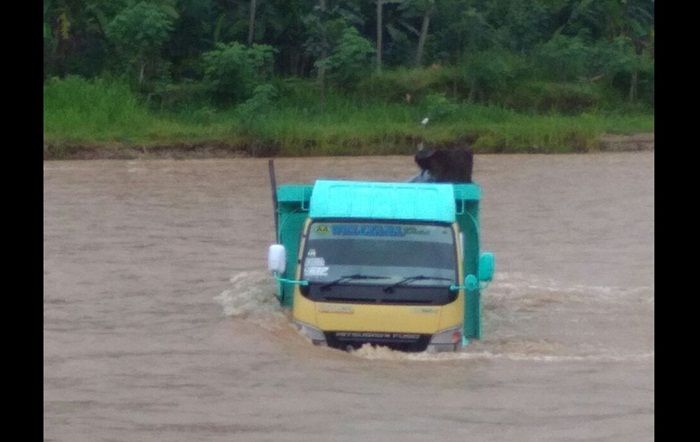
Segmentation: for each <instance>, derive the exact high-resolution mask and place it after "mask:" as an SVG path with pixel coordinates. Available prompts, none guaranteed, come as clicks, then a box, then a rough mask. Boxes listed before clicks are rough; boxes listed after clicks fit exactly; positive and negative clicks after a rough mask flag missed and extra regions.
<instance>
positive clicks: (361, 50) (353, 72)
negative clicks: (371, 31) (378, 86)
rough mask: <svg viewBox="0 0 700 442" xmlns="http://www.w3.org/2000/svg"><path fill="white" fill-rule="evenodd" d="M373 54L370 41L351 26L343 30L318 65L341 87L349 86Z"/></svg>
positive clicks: (353, 82) (361, 72)
mask: <svg viewBox="0 0 700 442" xmlns="http://www.w3.org/2000/svg"><path fill="white" fill-rule="evenodd" d="M372 55H374V48H373V47H372V43H371V42H370V41H369V40H367V39H366V38H364V37H362V36H361V35H360V33H359V32H358V31H357V29H355V28H354V27H352V26H348V27H347V28H345V30H344V31H343V35H342V37H341V38H340V41H339V43H338V45H337V46H336V47H335V49H334V50H333V54H331V55H330V56H329V57H328V58H326V59H324V60H321V61H320V62H319V67H323V68H324V69H327V70H328V73H329V75H330V78H331V79H333V81H334V82H335V83H336V84H338V85H339V86H341V87H344V88H346V89H349V88H351V87H352V86H353V85H354V84H355V83H356V82H357V81H358V80H359V79H360V77H361V76H362V75H364V74H366V73H367V67H368V66H369V65H370V60H371V59H372Z"/></svg>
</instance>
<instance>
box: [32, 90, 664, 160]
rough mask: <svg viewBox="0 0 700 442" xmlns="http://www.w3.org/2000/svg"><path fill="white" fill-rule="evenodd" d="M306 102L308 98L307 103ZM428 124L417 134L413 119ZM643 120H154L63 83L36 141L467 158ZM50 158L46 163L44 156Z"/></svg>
mask: <svg viewBox="0 0 700 442" xmlns="http://www.w3.org/2000/svg"><path fill="white" fill-rule="evenodd" d="M309 96H310V97H315V96H314V95H312V94H309ZM426 115H428V116H431V121H430V123H429V124H428V126H427V128H425V129H424V128H421V127H420V124H419V122H420V120H421V119H422V118H423V117H425V116H426ZM653 130H654V127H653V115H652V114H650V113H640V112H634V113H631V112H625V113H623V112H605V113H603V112H589V113H583V114H578V115H561V114H535V113H522V112H520V113H519V112H515V111H512V110H509V109H505V108H502V107H498V106H488V105H478V104H468V103H447V104H444V103H443V105H442V107H441V106H440V105H438V106H435V105H429V104H425V103H416V104H409V103H383V102H378V101H371V100H367V99H365V100H361V99H357V98H354V99H353V98H348V97H343V96H340V95H335V94H332V93H331V94H329V95H328V96H327V99H326V103H325V106H324V107H323V108H321V106H320V104H319V102H318V100H317V99H301V100H300V99H299V97H294V98H292V97H284V96H282V97H280V98H279V99H277V100H276V101H275V102H274V104H273V105H272V106H267V107H264V108H261V109H256V110H255V112H253V113H252V114H251V113H250V112H249V113H248V114H246V113H244V112H242V111H241V108H240V107H239V108H231V109H227V110H221V109H216V108H213V107H210V106H206V105H203V104H199V105H189V106H184V107H180V109H179V110H177V111H164V110H161V109H157V108H154V106H148V105H147V104H146V103H144V102H143V100H142V99H138V98H137V97H136V96H135V95H134V94H133V93H132V92H131V91H130V90H129V88H128V87H127V86H126V85H123V84H120V83H118V82H107V81H104V80H94V81H85V80H82V79H79V78H68V79H65V80H60V81H51V82H48V83H47V84H46V85H45V87H44V138H45V146H48V147H50V150H51V152H52V155H53V156H57V157H60V155H61V151H62V149H76V148H80V147H92V148H100V147H105V146H110V147H111V148H112V149H119V148H125V149H126V148H134V147H138V148H139V149H142V150H146V151H147V150H149V149H158V148H161V149H162V148H164V147H167V146H206V145H215V146H219V147H221V148H224V149H229V150H240V151H242V152H245V153H247V154H252V155H265V156H267V155H282V156H297V155H375V154H376V155H382V154H395V153H410V152H413V151H414V149H415V146H416V144H417V143H418V142H419V141H420V140H425V142H426V143H427V144H429V145H439V144H452V143H456V142H463V141H467V142H469V143H470V144H471V145H472V146H473V148H474V149H475V151H476V152H546V153H557V152H582V151H593V150H598V149H600V148H601V143H600V137H601V136H602V135H603V134H606V133H607V134H632V133H639V132H653ZM50 156H51V155H50Z"/></svg>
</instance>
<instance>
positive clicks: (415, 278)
mask: <svg viewBox="0 0 700 442" xmlns="http://www.w3.org/2000/svg"><path fill="white" fill-rule="evenodd" d="M425 279H440V280H442V281H452V278H442V277H440V276H425V275H415V276H409V277H407V278H404V279H402V280H401V281H399V282H397V283H396V284H392V285H389V286H386V287H384V293H391V292H392V291H394V288H395V287H398V286H400V285H404V284H406V283H407V282H411V281H423V280H425Z"/></svg>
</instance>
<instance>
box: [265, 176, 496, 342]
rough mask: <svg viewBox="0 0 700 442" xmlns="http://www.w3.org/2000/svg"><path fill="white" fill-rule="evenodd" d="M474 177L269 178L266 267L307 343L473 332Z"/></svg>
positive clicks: (488, 264)
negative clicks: (271, 233) (279, 181)
mask: <svg viewBox="0 0 700 442" xmlns="http://www.w3.org/2000/svg"><path fill="white" fill-rule="evenodd" d="M480 196H481V190H480V187H479V186H478V185H477V184H474V183H470V184H438V183H383V182H366V181H337V180H318V181H316V182H315V183H314V184H313V185H304V184H289V185H282V186H275V189H274V192H273V197H274V199H275V207H276V216H277V220H276V226H277V227H276V229H277V238H278V241H277V242H278V244H274V245H272V246H271V247H270V250H269V253H268V268H269V270H270V271H272V272H273V274H274V276H275V278H276V280H277V282H278V284H277V296H278V298H279V300H280V302H281V304H282V305H283V306H285V307H288V308H291V309H292V317H293V320H294V323H295V324H296V326H297V327H298V329H299V331H300V332H301V333H302V334H303V335H305V336H307V337H308V338H309V339H310V340H311V341H312V342H313V343H314V344H317V345H328V346H331V347H336V348H342V349H351V348H357V347H359V346H361V345H363V344H365V343H369V344H373V345H382V346H387V347H390V348H394V349H398V350H403V351H426V350H427V351H455V350H459V349H460V348H462V347H463V346H464V345H466V344H467V343H468V342H469V340H470V339H479V338H480V337H481V293H480V292H481V289H482V288H483V287H481V284H482V283H486V282H488V281H490V280H491V278H492V275H493V264H494V261H493V255H492V254H491V253H488V252H483V253H480V251H479V221H478V219H479V218H478V209H479V200H480Z"/></svg>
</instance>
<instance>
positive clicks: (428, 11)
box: [416, 0, 435, 66]
mask: <svg viewBox="0 0 700 442" xmlns="http://www.w3.org/2000/svg"><path fill="white" fill-rule="evenodd" d="M434 8H435V0H428V1H427V5H426V6H425V12H424V13H423V23H422V24H421V27H420V36H419V37H418V48H416V66H420V65H421V64H422V62H423V49H424V48H425V40H426V39H427V38H428V26H430V16H431V15H432V13H433V9H434Z"/></svg>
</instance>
